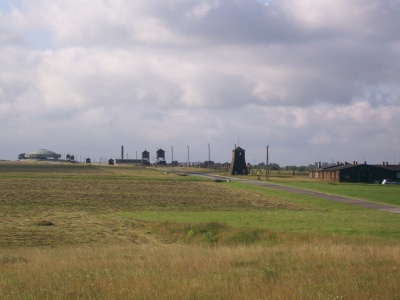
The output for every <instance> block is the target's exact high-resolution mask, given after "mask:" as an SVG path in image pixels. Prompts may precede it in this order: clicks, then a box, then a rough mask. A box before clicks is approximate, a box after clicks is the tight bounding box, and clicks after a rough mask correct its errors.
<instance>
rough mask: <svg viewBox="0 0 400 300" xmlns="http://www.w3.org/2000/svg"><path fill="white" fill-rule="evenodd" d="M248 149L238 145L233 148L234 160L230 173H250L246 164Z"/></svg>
mask: <svg viewBox="0 0 400 300" xmlns="http://www.w3.org/2000/svg"><path fill="white" fill-rule="evenodd" d="M245 152H246V150H244V149H242V148H240V147H236V145H235V149H233V150H232V162H231V168H230V171H229V172H230V173H231V175H248V174H249V170H248V169H247V165H246V158H245Z"/></svg>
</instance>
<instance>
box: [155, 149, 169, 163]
mask: <svg viewBox="0 0 400 300" xmlns="http://www.w3.org/2000/svg"><path fill="white" fill-rule="evenodd" d="M156 164H157V165H166V164H167V162H166V161H165V151H164V150H163V149H158V150H157V157H156Z"/></svg>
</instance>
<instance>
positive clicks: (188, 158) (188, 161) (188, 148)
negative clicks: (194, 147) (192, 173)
mask: <svg viewBox="0 0 400 300" xmlns="http://www.w3.org/2000/svg"><path fill="white" fill-rule="evenodd" d="M187 148H188V163H187V164H188V165H187V166H188V167H189V164H190V159H189V145H188V146H187Z"/></svg>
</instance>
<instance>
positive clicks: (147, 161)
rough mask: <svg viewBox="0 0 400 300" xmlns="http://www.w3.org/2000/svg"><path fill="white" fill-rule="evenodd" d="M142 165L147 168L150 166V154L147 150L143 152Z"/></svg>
mask: <svg viewBox="0 0 400 300" xmlns="http://www.w3.org/2000/svg"><path fill="white" fill-rule="evenodd" d="M142 165H144V166H147V165H150V153H149V151H147V150H144V151H143V152H142Z"/></svg>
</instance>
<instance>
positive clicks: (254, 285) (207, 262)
mask: <svg viewBox="0 0 400 300" xmlns="http://www.w3.org/2000/svg"><path fill="white" fill-rule="evenodd" d="M399 253H400V248H399V246H393V245H385V246H382V245H381V246H379V247H378V246H370V245H358V246H356V245H348V244H343V243H338V244H332V243H331V242H324V243H311V244H310V243H300V244H297V246H296V247H293V248H291V247H288V246H287V245H275V246H270V247H259V246H250V247H249V246H242V247H204V246H194V245H191V246H184V245H163V246H150V245H147V246H107V247H79V248H64V249H57V250H50V249H49V250H43V249H32V250H30V251H23V250H18V251H16V252H13V253H12V254H9V253H8V252H7V251H0V257H3V260H2V261H1V267H2V269H3V272H2V273H1V275H0V297H1V298H3V299H6V298H8V299H21V298H30V299H71V298H73V299H77V298H80V299H82V298H83V299H86V298H90V299H154V298H157V299H300V298H305V299H338V298H337V297H342V298H343V299H396V297H398V296H399V294H400V287H399V285H398V282H399V280H400V273H399V268H400V257H399ZM339 299H340V298H339Z"/></svg>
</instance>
